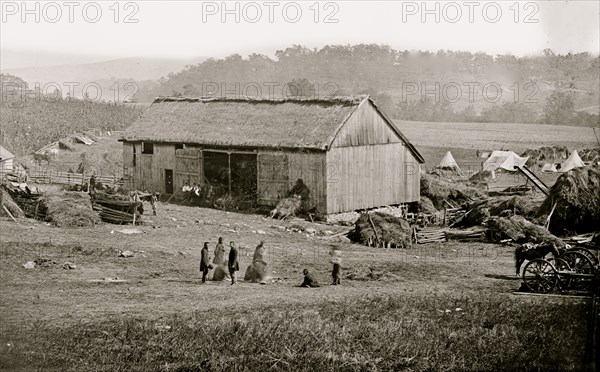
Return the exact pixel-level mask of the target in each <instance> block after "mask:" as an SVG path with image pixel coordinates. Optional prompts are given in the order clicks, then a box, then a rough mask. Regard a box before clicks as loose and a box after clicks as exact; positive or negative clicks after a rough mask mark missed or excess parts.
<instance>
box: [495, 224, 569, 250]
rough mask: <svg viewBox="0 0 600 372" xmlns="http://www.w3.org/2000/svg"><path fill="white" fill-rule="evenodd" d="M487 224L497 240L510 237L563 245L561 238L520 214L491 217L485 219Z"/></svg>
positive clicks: (524, 240) (519, 241) (518, 239)
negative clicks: (508, 216) (507, 216)
mask: <svg viewBox="0 0 600 372" xmlns="http://www.w3.org/2000/svg"><path fill="white" fill-rule="evenodd" d="M487 226H488V228H489V229H490V231H492V232H493V233H494V234H493V235H495V237H496V239H497V240H502V239H505V238H510V239H512V240H513V241H515V242H517V243H528V242H531V243H552V244H554V245H556V246H557V247H559V248H563V247H564V246H565V243H564V242H563V241H562V240H561V239H559V238H557V237H556V236H554V235H552V234H551V233H550V232H548V231H546V229H544V228H543V227H542V226H539V225H536V224H534V223H531V222H529V221H527V220H526V219H525V218H524V217H522V216H513V217H510V218H506V217H491V218H490V219H488V221H487Z"/></svg>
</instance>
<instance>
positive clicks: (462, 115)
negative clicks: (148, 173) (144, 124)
mask: <svg viewBox="0 0 600 372" xmlns="http://www.w3.org/2000/svg"><path fill="white" fill-rule="evenodd" d="M599 75H600V59H599V57H598V56H593V55H590V54H588V53H581V54H568V55H555V54H554V53H553V52H552V51H550V50H546V51H545V52H544V55H540V56H532V57H519V58H517V57H514V56H511V55H497V56H491V55H487V54H485V53H474V54H473V53H469V52H453V51H439V52H437V53H429V52H411V51H398V50H394V49H392V48H391V47H389V46H385V45H374V44H369V45H365V44H361V45H332V46H325V47H323V48H321V49H308V48H305V47H303V46H298V45H294V46H292V47H289V48H287V49H285V50H278V51H277V52H276V53H275V58H274V59H272V58H269V57H267V56H265V55H260V54H252V55H249V56H247V57H245V58H244V57H242V56H240V55H238V54H234V55H231V56H229V57H227V58H224V59H208V60H206V61H204V62H202V63H200V64H196V65H192V66H187V67H186V68H185V69H184V70H183V71H181V72H178V73H172V74H169V75H168V77H167V78H166V79H162V80H161V82H160V85H159V86H157V87H156V88H154V89H151V90H146V91H141V92H140V93H139V98H140V99H141V100H143V101H151V100H152V98H154V97H156V96H159V95H184V96H211V95H212V96H225V95H227V96H232V95H235V96H255V95H262V96H275V97H281V96H290V95H302V96H321V97H323V96H329V95H333V94H361V93H369V94H371V95H373V96H375V98H376V99H377V101H378V102H379V103H380V105H382V106H383V107H384V110H385V111H387V112H389V113H390V114H391V115H392V116H394V117H396V118H399V119H405V120H424V121H493V122H547V123H556V124H567V125H600V124H598V120H599V119H598V115H597V114H598V111H599V110H600V107H599V106H598V102H599V101H600V95H599V86H600V76H599ZM291 82H293V84H290V83H291ZM286 84H287V85H286Z"/></svg>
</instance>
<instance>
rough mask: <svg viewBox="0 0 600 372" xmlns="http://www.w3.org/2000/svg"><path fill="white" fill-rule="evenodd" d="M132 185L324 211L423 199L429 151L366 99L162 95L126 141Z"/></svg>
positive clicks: (125, 154)
mask: <svg viewBox="0 0 600 372" xmlns="http://www.w3.org/2000/svg"><path fill="white" fill-rule="evenodd" d="M121 141H122V142H123V161H124V168H125V169H124V173H125V174H126V175H129V176H128V179H127V186H128V187H129V188H131V189H134V188H135V189H148V190H149V191H155V192H161V193H166V194H172V193H174V192H175V191H176V190H178V189H181V188H182V187H183V186H184V185H186V184H188V185H192V184H196V185H198V186H202V185H210V186H213V187H218V188H221V189H224V190H225V191H226V192H227V193H229V194H231V195H234V194H245V195H248V194H251V195H254V197H255V199H256V201H257V203H258V204H262V205H271V206H272V205H275V204H277V202H278V200H280V199H281V198H283V197H285V196H286V195H287V194H288V192H289V190H291V189H292V188H293V187H294V185H296V184H297V182H298V180H302V182H303V184H304V185H305V186H306V187H307V188H308V190H309V197H308V200H305V203H306V205H305V207H307V208H314V209H316V210H317V211H319V212H321V213H324V214H332V213H340V212H347V211H352V210H357V209H366V208H373V207H380V206H386V205H392V204H402V203H411V202H416V201H419V189H420V167H421V164H422V163H423V162H424V160H423V157H422V156H421V154H419V152H418V151H417V149H416V148H415V147H414V146H413V145H412V144H411V143H410V141H409V140H408V139H407V138H406V137H405V136H404V135H403V134H402V133H401V132H400V130H399V129H398V127H397V126H396V125H395V124H394V123H393V122H392V121H391V120H390V119H389V118H388V117H387V116H386V115H385V114H384V113H383V112H382V111H381V109H379V107H377V105H376V104H375V102H374V101H373V100H372V99H371V98H370V97H368V96H362V97H347V98H346V97H344V98H332V99H277V100H273V99H234V98H212V99H201V98H178V97H174V98H157V99H156V100H155V101H154V103H153V104H152V105H151V106H150V107H149V108H148V109H147V110H146V111H145V112H144V114H143V115H142V117H141V118H140V119H139V120H138V121H136V122H135V123H134V124H133V125H132V126H130V127H129V128H128V129H127V130H126V131H125V132H124V133H123V136H122V138H121Z"/></svg>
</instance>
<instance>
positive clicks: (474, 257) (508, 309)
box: [0, 204, 588, 371]
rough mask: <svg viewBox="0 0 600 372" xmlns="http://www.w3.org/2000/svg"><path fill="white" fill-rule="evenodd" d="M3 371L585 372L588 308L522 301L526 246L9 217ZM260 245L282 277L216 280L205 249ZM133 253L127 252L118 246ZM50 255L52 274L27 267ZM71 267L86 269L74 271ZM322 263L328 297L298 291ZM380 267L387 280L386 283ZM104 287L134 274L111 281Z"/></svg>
mask: <svg viewBox="0 0 600 372" xmlns="http://www.w3.org/2000/svg"><path fill="white" fill-rule="evenodd" d="M1 223H2V229H1V231H0V239H1V240H0V243H1V247H2V252H1V257H0V274H1V276H0V296H1V298H2V302H1V304H0V305H1V307H0V311H1V314H2V323H1V325H0V369H3V370H27V371H29V370H61V371H62V370H73V371H81V370H106V371H115V370H139V371H146V370H165V371H193V370H198V371H200V370H252V371H254V370H267V369H273V370H311V371H312V370H372V371H375V370H399V369H408V370H517V369H518V370H539V369H544V370H548V369H552V370H555V369H561V370H580V369H582V366H583V365H582V363H583V357H584V350H585V339H586V329H587V319H588V316H587V311H588V305H587V304H586V303H585V302H584V301H582V300H574V299H556V298H553V299H550V298H540V297H530V296H514V295H512V294H511V292H512V291H514V290H516V289H517V288H518V287H519V285H520V283H519V280H515V278H514V277H513V275H514V274H513V262H512V250H511V249H510V248H508V247H504V246H499V245H492V244H482V243H468V244H466V243H462V244H459V243H447V244H443V245H430V246H418V247H415V248H413V249H373V248H367V247H363V246H358V245H353V244H346V243H338V244H339V245H340V246H341V248H342V250H343V254H344V265H343V266H344V272H345V276H344V279H343V280H342V286H337V287H334V286H330V285H328V283H329V269H330V264H329V263H328V254H327V253H328V249H329V247H330V244H331V241H330V240H327V239H326V238H324V237H319V236H307V235H305V234H303V233H293V232H286V231H282V230H281V229H278V228H273V227H272V225H280V226H284V227H290V226H291V225H292V224H299V225H303V226H305V227H306V226H308V225H310V226H312V227H315V228H316V229H318V230H332V231H334V232H336V231H337V230H338V229H339V228H336V227H332V226H324V225H318V224H310V223H307V222H299V221H293V222H279V221H277V222H274V221H272V220H268V219H264V218H263V217H261V216H255V215H244V214H236V213H230V212H222V211H215V210H208V209H201V208H189V207H182V206H174V205H164V204H160V208H159V216H158V217H155V218H152V219H151V220H150V218H149V219H148V220H147V221H146V224H145V225H144V226H142V227H140V228H139V229H140V230H141V231H142V233H141V234H134V235H126V234H122V233H120V232H119V230H122V227H119V226H114V225H100V226H97V227H96V228H89V229H58V228H53V227H50V226H46V225H45V224H42V223H38V222H32V221H27V220H20V221H19V224H14V223H12V222H9V221H8V220H2V221H1ZM218 236H223V237H224V238H225V241H226V242H228V241H230V240H235V241H236V242H237V243H239V244H240V245H241V246H242V249H241V254H242V260H241V267H242V272H241V273H240V274H241V276H243V270H244V269H245V268H246V266H247V265H248V264H249V263H250V260H251V256H252V251H253V249H254V247H255V245H256V244H257V243H258V241H259V240H261V239H262V240H265V242H266V246H267V254H266V260H267V262H269V265H270V266H271V267H272V270H273V276H274V277H276V278H280V280H279V281H278V282H276V283H271V284H268V285H258V284H251V283H243V282H242V283H240V284H239V285H236V286H231V285H229V283H226V282H221V283H218V282H210V283H208V284H204V285H201V284H200V280H199V276H198V272H197V265H198V261H199V256H200V246H201V243H202V242H203V241H210V242H211V251H212V248H213V247H214V242H215V241H216V238H217V237H218ZM120 249H121V250H131V251H133V252H134V253H135V256H134V257H131V258H119V257H118V253H117V251H118V250H120ZM37 258H45V259H47V260H49V261H46V267H38V268H36V269H33V270H27V269H25V268H23V266H22V265H23V264H24V263H25V262H27V261H31V260H35V259H37ZM66 262H70V263H72V264H75V265H76V269H73V270H66V269H64V268H63V264H64V263H66ZM303 268H309V269H310V270H311V271H313V272H314V273H315V274H316V276H317V277H318V279H319V280H320V281H321V282H322V283H323V284H324V286H323V287H322V288H317V289H304V288H298V287H297V285H298V284H299V283H300V281H301V278H302V276H301V271H302V269H303ZM371 273H372V274H371ZM104 278H113V279H114V278H118V279H120V280H121V281H117V282H111V281H107V280H103V279H104Z"/></svg>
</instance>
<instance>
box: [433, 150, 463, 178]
mask: <svg viewBox="0 0 600 372" xmlns="http://www.w3.org/2000/svg"><path fill="white" fill-rule="evenodd" d="M437 168H438V169H444V170H452V171H455V172H458V173H460V167H459V166H458V164H457V163H456V160H454V156H452V153H451V152H450V151H448V152H447V153H446V155H444V158H443V159H442V161H440V164H439V165H438V166H437Z"/></svg>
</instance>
